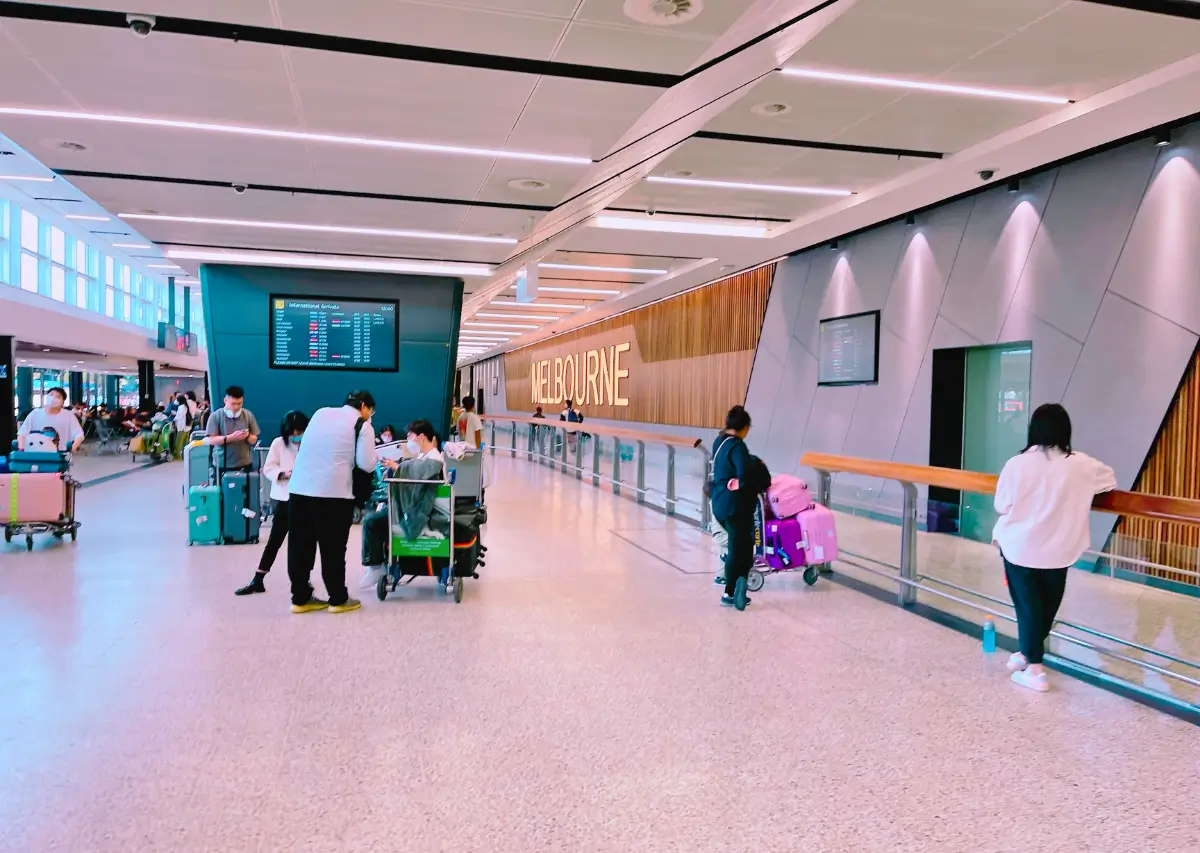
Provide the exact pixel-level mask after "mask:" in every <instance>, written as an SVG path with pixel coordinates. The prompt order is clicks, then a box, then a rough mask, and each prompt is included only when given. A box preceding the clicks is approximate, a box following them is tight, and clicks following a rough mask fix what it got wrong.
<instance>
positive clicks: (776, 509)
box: [767, 474, 813, 518]
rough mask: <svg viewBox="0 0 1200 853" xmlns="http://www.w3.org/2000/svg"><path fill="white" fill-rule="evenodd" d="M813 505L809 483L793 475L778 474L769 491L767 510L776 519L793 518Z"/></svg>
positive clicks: (772, 480) (773, 478)
mask: <svg viewBox="0 0 1200 853" xmlns="http://www.w3.org/2000/svg"><path fill="white" fill-rule="evenodd" d="M812 505H813V500H812V495H811V494H809V491H808V483H806V482H804V481H803V480H801V479H800V478H799V477H793V476H792V475H791V474H776V475H775V476H774V477H772V478H771V487H770V488H769V489H767V508H768V509H769V510H770V511H771V515H773V516H774V517H775V518H791V517H792V516H794V515H799V514H800V513H802V512H804V511H805V510H806V509H808V508H809V507H811V506H812Z"/></svg>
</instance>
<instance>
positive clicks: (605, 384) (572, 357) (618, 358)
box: [529, 342, 630, 406]
mask: <svg viewBox="0 0 1200 853" xmlns="http://www.w3.org/2000/svg"><path fill="white" fill-rule="evenodd" d="M629 349H630V344H629V343H628V342H626V343H619V344H613V345H612V346H607V347H598V348H596V349H587V350H580V351H579V352H574V353H567V354H566V355H561V356H555V357H554V358H546V359H542V360H541V361H535V362H532V363H531V364H530V365H529V385H530V390H531V392H532V397H531V400H532V402H533V403H534V404H536V405H545V404H548V403H561V402H563V401H564V400H572V401H574V402H575V403H576V404H577V405H580V406H628V405H629V396H628V391H629V388H628V384H629V369H628V368H627V367H626V366H625V364H623V363H622V357H623V356H625V354H626V353H628V352H629ZM626 363H627V356H626Z"/></svg>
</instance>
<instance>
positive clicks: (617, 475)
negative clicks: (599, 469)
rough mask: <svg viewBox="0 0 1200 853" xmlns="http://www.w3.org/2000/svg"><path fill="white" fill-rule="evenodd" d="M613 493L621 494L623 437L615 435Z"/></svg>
mask: <svg viewBox="0 0 1200 853" xmlns="http://www.w3.org/2000/svg"><path fill="white" fill-rule="evenodd" d="M612 479H613V494H614V495H619V494H621V439H619V438H617V437H615V436H614V437H613V476H612Z"/></svg>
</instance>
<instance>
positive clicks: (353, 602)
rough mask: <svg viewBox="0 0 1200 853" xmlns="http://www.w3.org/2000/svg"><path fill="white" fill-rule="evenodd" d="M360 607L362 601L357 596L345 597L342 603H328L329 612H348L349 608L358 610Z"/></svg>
mask: <svg viewBox="0 0 1200 853" xmlns="http://www.w3.org/2000/svg"><path fill="white" fill-rule="evenodd" d="M360 607H362V602H361V601H359V600H358V599H357V598H347V599H346V600H345V602H343V603H342V604H331V605H329V612H330V613H349V612H350V611H351V610H358V608H360Z"/></svg>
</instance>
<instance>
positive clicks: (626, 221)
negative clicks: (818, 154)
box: [538, 216, 767, 291]
mask: <svg viewBox="0 0 1200 853" xmlns="http://www.w3.org/2000/svg"><path fill="white" fill-rule="evenodd" d="M591 224H592V225H593V226H595V227H596V228H614V229H617V230H620V231H657V232H660V233H663V234H696V235H703V236H708V237H766V236H767V229H766V228H764V227H763V226H761V225H734V224H725V223H721V222H689V221H686V220H682V219H664V218H663V217H661V216H655V217H645V218H640V219H639V218H634V217H631V216H597V217H596V218H595V219H593V220H592V223H591ZM538 290H539V291H542V290H546V288H544V287H539V288H538Z"/></svg>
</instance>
